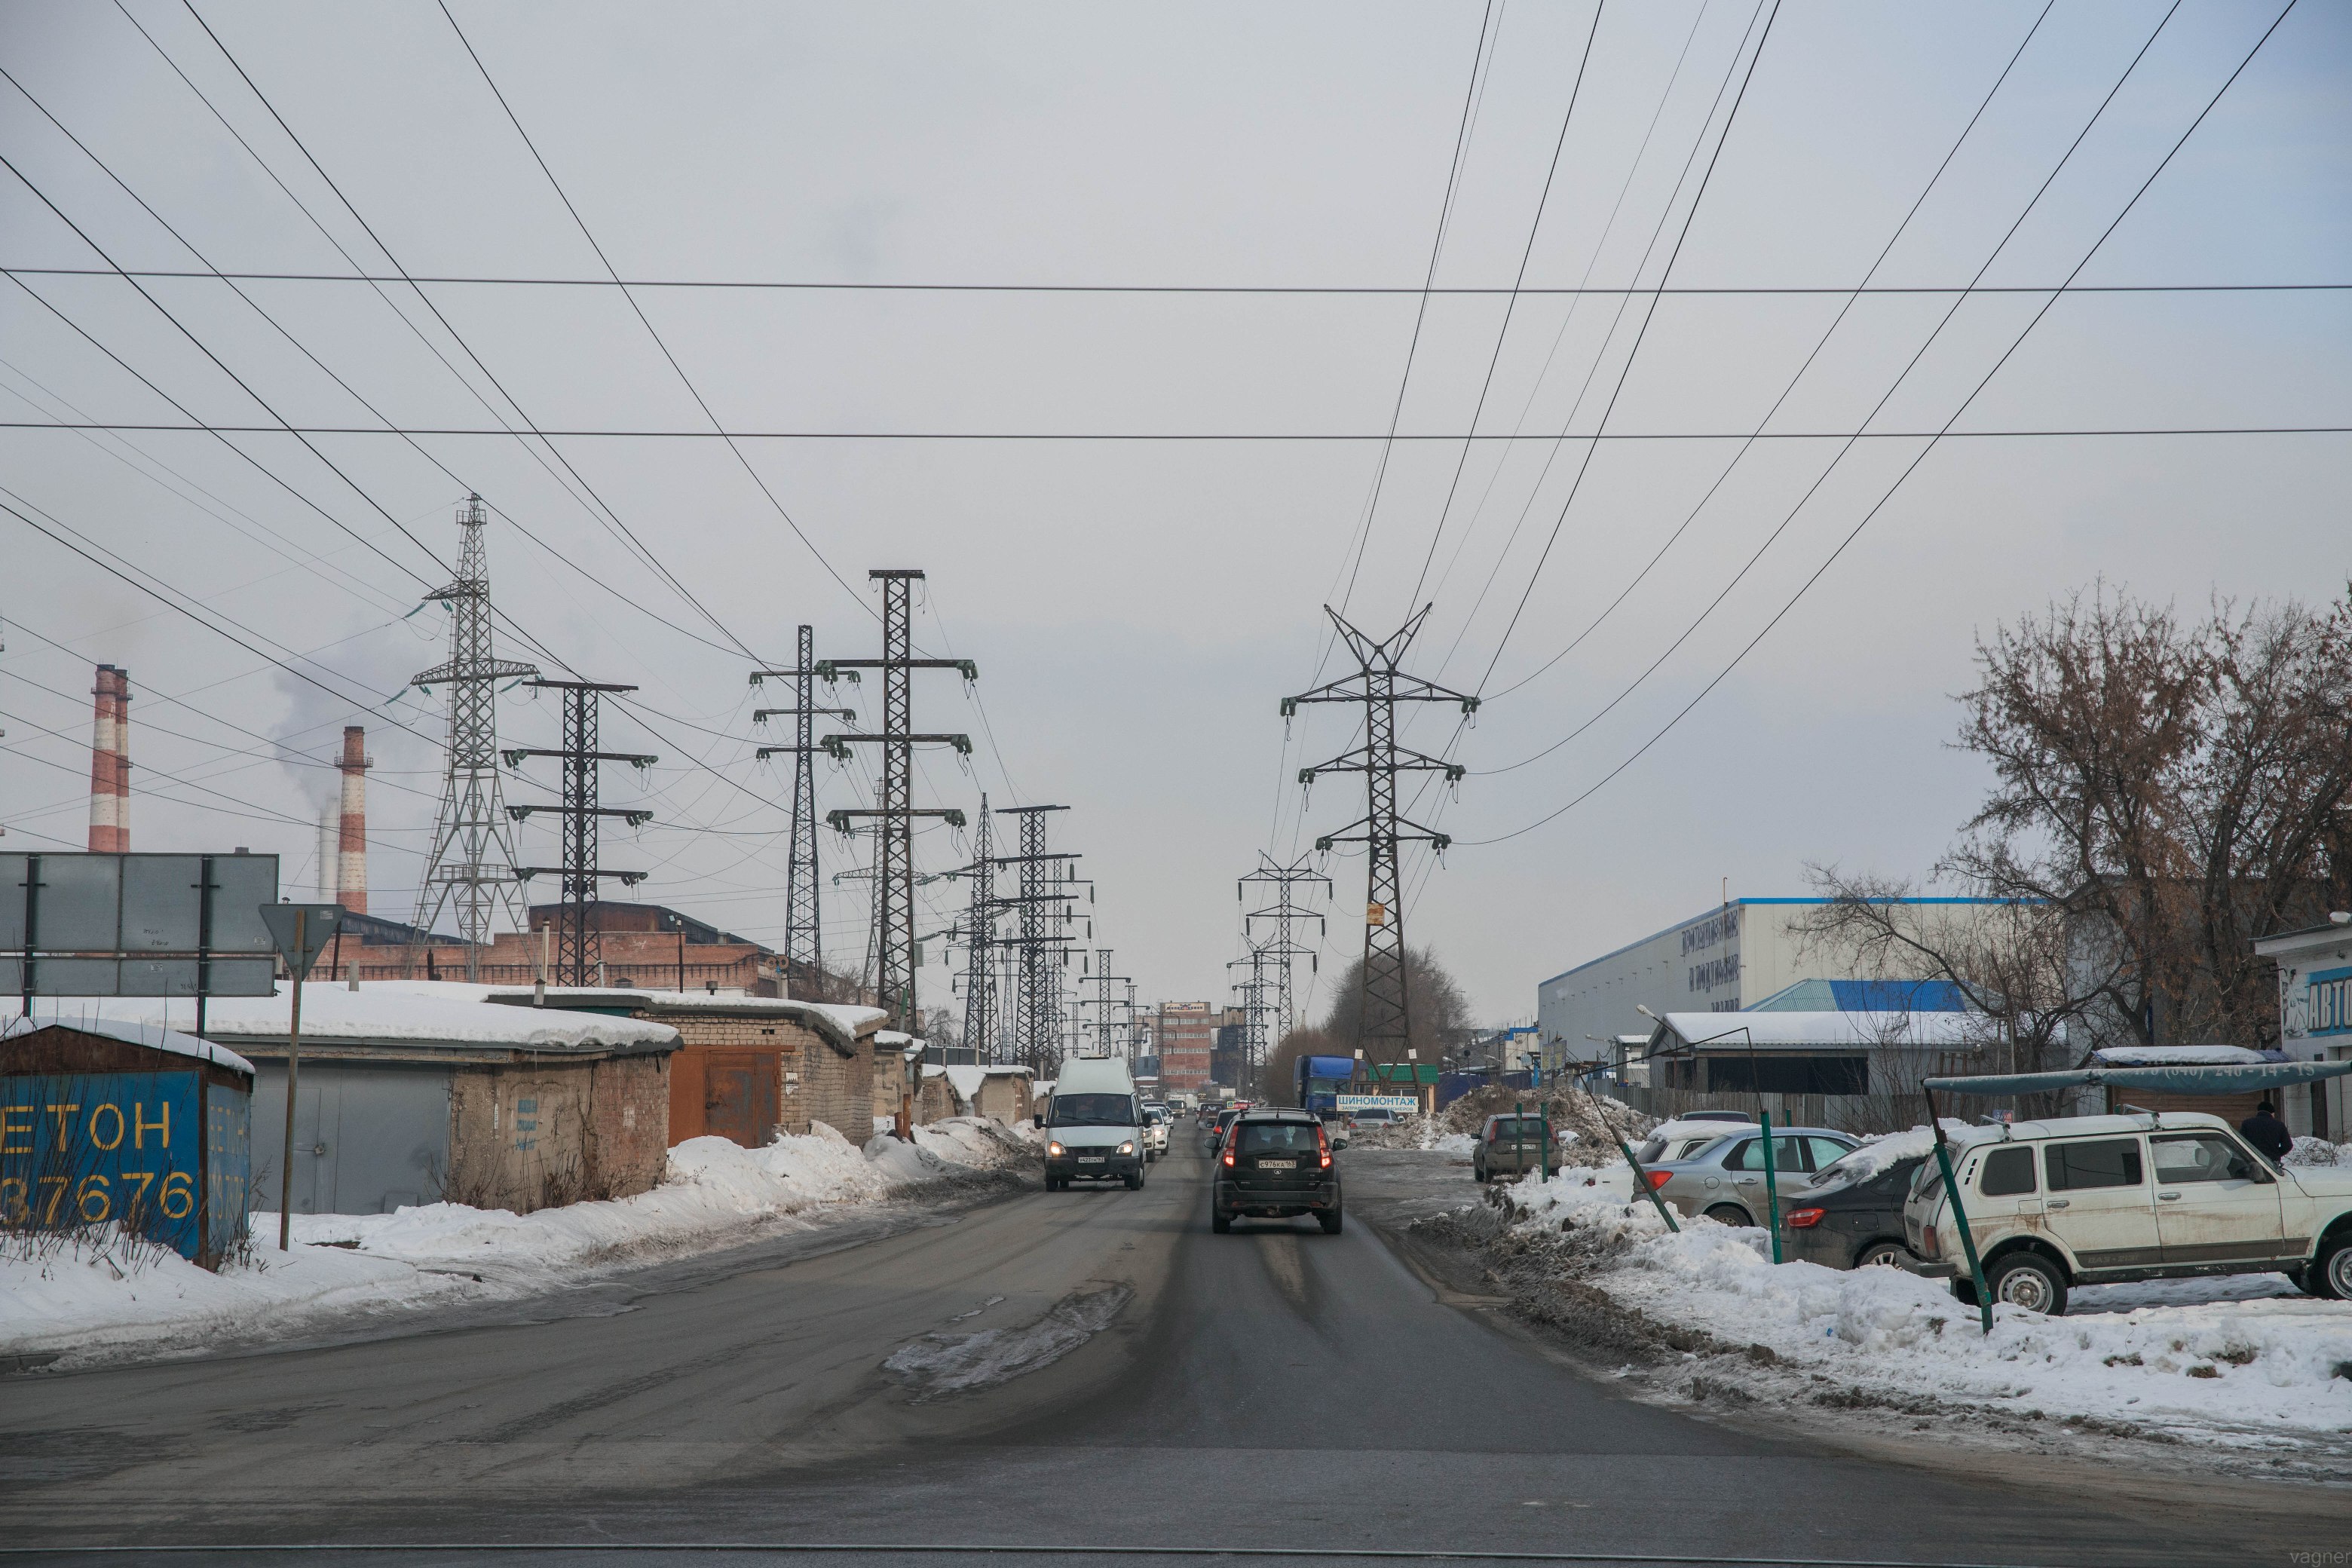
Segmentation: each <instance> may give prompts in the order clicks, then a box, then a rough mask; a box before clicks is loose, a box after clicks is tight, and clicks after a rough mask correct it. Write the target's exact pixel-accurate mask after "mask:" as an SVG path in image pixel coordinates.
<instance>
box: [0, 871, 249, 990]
mask: <svg viewBox="0 0 2352 1568" xmlns="http://www.w3.org/2000/svg"><path fill="white" fill-rule="evenodd" d="M277 901H278V857H277V856H275V855H95V854H59V855H16V854H9V855H0V995H17V996H194V995H196V994H199V993H202V994H205V995H209V996H267V995H269V994H272V992H273V990H274V989H275V985H276V979H277V973H278V967H277V960H276V957H275V956H274V955H275V952H276V949H275V947H274V946H273V945H272V944H271V942H270V938H269V929H268V926H266V925H265V924H263V923H262V919H261V906H262V905H264V904H275V903H276V902H277Z"/></svg>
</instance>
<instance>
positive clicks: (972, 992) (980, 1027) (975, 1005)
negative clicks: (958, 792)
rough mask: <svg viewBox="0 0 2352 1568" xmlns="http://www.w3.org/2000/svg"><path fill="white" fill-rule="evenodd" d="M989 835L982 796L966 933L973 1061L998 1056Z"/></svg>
mask: <svg viewBox="0 0 2352 1568" xmlns="http://www.w3.org/2000/svg"><path fill="white" fill-rule="evenodd" d="M993 847H994V844H993V842H992V838H991V837H990V826H989V820H988V796H986V795H982V796H981V797H980V818H979V820H978V822H977V823H976V824H975V825H974V826H973V828H972V839H971V913H970V915H968V916H967V917H966V918H967V919H968V920H969V921H971V925H970V928H969V929H968V930H967V931H966V932H965V935H964V943H965V949H964V951H965V952H966V953H967V955H968V962H967V963H966V964H965V966H964V972H963V1043H964V1044H965V1045H966V1046H967V1047H970V1048H971V1053H972V1058H971V1059H972V1060H973V1061H976V1062H977V1061H983V1060H984V1061H994V1060H995V1059H996V862H995V861H993V860H992V859H991V858H989V851H990V850H991V849H992V848H993Z"/></svg>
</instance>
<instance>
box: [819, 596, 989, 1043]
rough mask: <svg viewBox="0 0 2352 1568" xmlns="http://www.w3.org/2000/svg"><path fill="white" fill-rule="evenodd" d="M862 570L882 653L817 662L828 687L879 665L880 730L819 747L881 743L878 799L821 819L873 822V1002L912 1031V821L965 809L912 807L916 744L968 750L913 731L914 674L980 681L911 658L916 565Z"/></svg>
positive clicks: (933, 661) (973, 674)
mask: <svg viewBox="0 0 2352 1568" xmlns="http://www.w3.org/2000/svg"><path fill="white" fill-rule="evenodd" d="M866 578H867V579H868V580H869V581H872V582H878V583H880V584H882V657H881V658H829V659H824V660H820V661H819V662H818V664H817V665H816V672H817V674H818V675H819V676H820V677H821V678H823V679H824V680H825V681H826V683H827V684H830V683H832V682H833V681H834V680H835V679H838V678H839V677H840V675H841V674H842V672H844V671H845V670H853V669H878V670H880V671H881V672H882V728H881V729H879V730H877V731H874V732H872V733H871V734H864V735H859V734H844V735H827V736H826V737H825V738H824V749H825V750H826V751H827V752H831V753H832V754H833V755H834V756H835V757H836V758H840V759H842V760H847V758H848V756H849V748H850V747H851V746H856V745H878V746H880V747H881V748H882V779H881V792H880V793H881V799H880V801H879V802H878V803H877V805H875V806H873V807H872V808H871V809H866V810H856V811H836V812H833V813H830V814H829V815H828V816H827V817H826V820H827V821H829V822H831V823H832V824H833V826H834V827H835V829H836V830H838V831H840V832H843V833H846V832H848V831H849V824H850V822H851V821H852V820H853V819H855V818H857V817H861V816H870V817H873V818H875V819H876V832H875V836H874V900H875V917H876V921H877V928H878V931H877V941H876V951H875V962H874V992H875V1001H876V1003H877V1005H880V1006H881V1007H882V1008H883V1009H884V1010H885V1011H887V1013H889V1015H890V1018H891V1023H892V1025H893V1026H894V1027H898V1028H902V1029H912V1028H913V1027H914V1026H915V818H917V817H919V816H938V817H944V818H945V819H946V820H947V822H948V824H949V826H953V827H961V826H963V813H962V812H961V811H959V810H956V809H955V808H953V807H951V806H918V805H915V804H914V787H915V777H914V775H915V748H916V747H917V746H923V745H941V746H953V747H954V748H955V749H956V751H957V752H958V753H960V754H961V755H963V756H967V757H968V756H970V755H971V736H969V735H952V734H918V733H916V731H915V725H914V708H915V694H914V682H913V679H912V676H913V674H914V672H915V671H916V670H918V669H952V670H956V671H958V672H959V673H961V675H962V676H963V678H964V681H965V683H966V684H970V683H971V682H972V681H974V680H977V679H980V671H979V669H978V668H976V667H975V666H974V665H973V663H972V661H971V660H970V659H968V658H915V657H914V624H913V611H914V604H913V595H914V586H915V584H917V583H919V582H921V581H922V579H923V574H922V573H920V572H919V571H914V570H893V571H873V572H868V573H867V574H866Z"/></svg>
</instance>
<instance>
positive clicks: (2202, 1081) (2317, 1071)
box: [1927, 1061, 2352, 1095]
mask: <svg viewBox="0 0 2352 1568" xmlns="http://www.w3.org/2000/svg"><path fill="white" fill-rule="evenodd" d="M2347 1073H2352V1061H2344V1062H2262V1063H2258V1064H2257V1063H2248V1064H2247V1065H2245V1066H2242V1067H2176V1068H2077V1069H2075V1070H2074V1071H2073V1072H2026V1073H2001V1074H1993V1075H1990V1076H1985V1077H1977V1078H1931V1079H1927V1088H1928V1089H1930V1090H1931V1091H1933V1092H1935V1093H1937V1094H2042V1093H2047V1092H2049V1091H2050V1090H2053V1089H2079V1088H2083V1087H2086V1086H2091V1085H2105V1086H2107V1087H2109V1088H2112V1089H2147V1090H2149V1091H2150V1092H2151V1093H2155V1094H2214V1095H2222V1094H2252V1093H2254V1092H2256V1091H2257V1090H2261V1089H2285V1088H2287V1087H2288V1086H2290V1085H2292V1084H2298V1083H2315V1082H2317V1081H2318V1080H2319V1079H2327V1078H2341V1077H2343V1076H2344V1075H2345V1074H2347Z"/></svg>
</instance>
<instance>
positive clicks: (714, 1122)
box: [702, 1051, 776, 1149]
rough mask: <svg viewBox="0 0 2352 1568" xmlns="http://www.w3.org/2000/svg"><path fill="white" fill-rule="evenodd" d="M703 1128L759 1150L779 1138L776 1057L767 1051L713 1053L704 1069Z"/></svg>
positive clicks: (718, 1135) (720, 1136)
mask: <svg viewBox="0 0 2352 1568" xmlns="http://www.w3.org/2000/svg"><path fill="white" fill-rule="evenodd" d="M702 1128H703V1131H705V1132H707V1133H709V1134H712V1135H714V1136H716V1137H719V1138H725V1139H729V1140H730V1141H731V1142H737V1143H740V1144H741V1145H742V1146H743V1147H744V1148H746V1149H757V1148H759V1147H760V1146H761V1145H762V1144H764V1143H766V1142H768V1141H769V1140H770V1139H772V1138H773V1137H775V1135H776V1058H775V1056H774V1054H773V1053H772V1052H767V1051H740V1052H737V1051H730V1052H724V1053H721V1052H717V1051H714V1052H712V1053H711V1054H710V1056H709V1058H707V1059H706V1060H705V1062H704V1064H703V1069H702Z"/></svg>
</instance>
